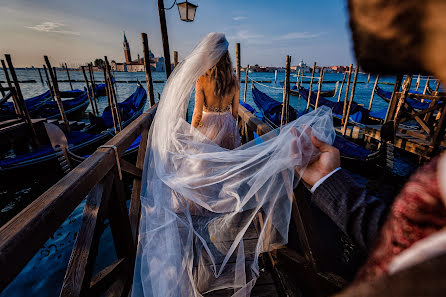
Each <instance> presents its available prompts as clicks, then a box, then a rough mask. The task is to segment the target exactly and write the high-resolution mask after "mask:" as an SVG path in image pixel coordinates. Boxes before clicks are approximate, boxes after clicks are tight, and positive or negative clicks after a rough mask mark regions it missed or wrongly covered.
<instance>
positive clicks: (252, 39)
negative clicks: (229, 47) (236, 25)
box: [227, 30, 271, 44]
mask: <svg viewBox="0 0 446 297" xmlns="http://www.w3.org/2000/svg"><path fill="white" fill-rule="evenodd" d="M227 38H228V40H232V41H243V42H246V43H247V44H270V43H271V40H270V39H267V38H265V35H263V34H257V33H252V32H250V31H248V30H240V31H237V32H236V33H235V34H234V35H230V36H228V37H227Z"/></svg>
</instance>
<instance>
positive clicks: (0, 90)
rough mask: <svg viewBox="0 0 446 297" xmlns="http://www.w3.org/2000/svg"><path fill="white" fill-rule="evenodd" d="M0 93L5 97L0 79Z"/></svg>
mask: <svg viewBox="0 0 446 297" xmlns="http://www.w3.org/2000/svg"><path fill="white" fill-rule="evenodd" d="M0 93H1V94H2V96H3V97H5V91H3V85H2V82H1V81H0Z"/></svg>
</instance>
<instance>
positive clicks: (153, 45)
mask: <svg viewBox="0 0 446 297" xmlns="http://www.w3.org/2000/svg"><path fill="white" fill-rule="evenodd" d="M181 1H182V0H181ZM190 2H192V3H194V4H196V5H198V8H197V13H196V16H195V21H194V22H190V23H187V22H182V21H181V20H180V18H179V14H178V9H177V7H176V6H174V7H173V8H172V9H171V10H167V11H166V19H167V30H168V35H169V43H170V51H171V57H172V58H171V59H172V60H173V51H174V50H176V51H178V53H179V60H182V59H183V58H185V57H186V56H187V54H188V53H189V52H190V51H191V50H192V49H193V47H194V45H195V44H197V43H198V42H199V40H200V39H201V38H203V37H204V36H205V35H206V34H207V33H209V32H223V33H225V34H226V37H227V39H228V41H229V43H230V45H229V49H230V53H231V56H232V58H233V61H235V43H236V42H240V44H241V64H242V65H243V66H244V65H246V64H250V65H255V64H259V65H263V66H284V64H285V56H286V55H291V57H292V62H291V65H296V64H298V63H299V62H300V61H301V60H303V61H305V62H306V63H307V64H310V65H311V64H312V63H313V61H317V63H318V65H324V66H330V65H347V64H350V63H354V56H353V53H352V41H351V35H350V30H349V27H348V15H347V8H346V5H347V4H346V3H347V1H346V0H312V1H300V0H298V1H296V0H294V1H293V0H276V1H266V0H224V1H221V0H219V1H217V0H191V1H190ZM164 3H165V4H164V5H165V7H166V8H168V7H170V6H171V5H172V3H174V1H173V0H165V1H164ZM157 7H158V6H157V0H75V1H73V0H37V1H35V0H0V54H2V56H3V54H7V53H9V54H11V56H12V59H13V62H14V65H15V66H16V67H25V66H31V65H34V66H41V65H42V64H43V63H44V60H43V55H48V56H49V58H50V61H52V64H54V65H60V63H64V62H66V63H67V64H68V65H72V66H76V65H80V64H84V63H86V62H90V61H93V60H94V59H95V58H101V57H103V56H108V58H109V60H115V61H117V62H122V61H124V54H123V47H122V41H123V31H125V33H126V36H127V39H128V41H129V43H130V48H131V53H132V58H133V59H136V57H137V54H138V53H139V54H141V55H142V43H141V32H145V33H147V34H148V38H149V48H150V49H151V50H152V52H153V53H154V54H155V56H161V55H162V43H161V31H160V26H159V17H158V8H157Z"/></svg>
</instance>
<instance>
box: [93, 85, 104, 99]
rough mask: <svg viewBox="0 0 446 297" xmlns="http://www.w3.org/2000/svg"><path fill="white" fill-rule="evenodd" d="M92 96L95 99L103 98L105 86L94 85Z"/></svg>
mask: <svg viewBox="0 0 446 297" xmlns="http://www.w3.org/2000/svg"><path fill="white" fill-rule="evenodd" d="M94 94H95V96H96V97H100V96H105V95H106V91H105V84H95V85H94Z"/></svg>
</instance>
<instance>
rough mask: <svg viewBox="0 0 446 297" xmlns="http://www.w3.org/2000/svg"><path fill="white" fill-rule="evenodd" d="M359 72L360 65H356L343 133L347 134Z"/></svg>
mask: <svg viewBox="0 0 446 297" xmlns="http://www.w3.org/2000/svg"><path fill="white" fill-rule="evenodd" d="M358 73H359V66H358V65H356V68H355V77H354V78H353V87H352V92H351V94H350V101H349V103H348V108H347V114H346V115H345V119H344V127H343V128H342V135H345V132H346V131H347V124H348V119H349V118H350V111H351V107H352V102H353V99H354V98H355V91H356V82H357V81H358Z"/></svg>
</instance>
